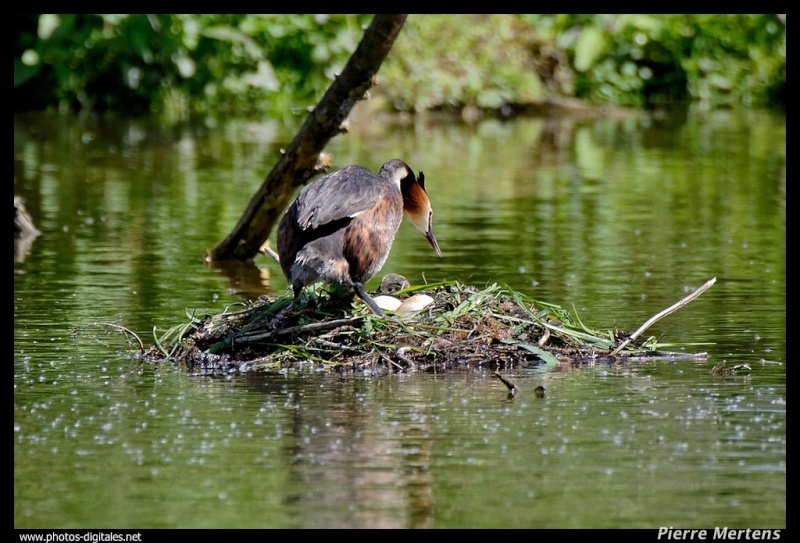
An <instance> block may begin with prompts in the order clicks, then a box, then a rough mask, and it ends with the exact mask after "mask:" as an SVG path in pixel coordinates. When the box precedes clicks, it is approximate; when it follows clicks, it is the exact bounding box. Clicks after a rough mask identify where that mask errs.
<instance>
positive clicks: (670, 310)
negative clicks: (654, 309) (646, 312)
mask: <svg viewBox="0 0 800 543" xmlns="http://www.w3.org/2000/svg"><path fill="white" fill-rule="evenodd" d="M716 282H717V278H716V277H714V278H712V279H709V280H708V281H707V282H706V284H705V285H703V286H702V287H700V288H698V289H697V290H695V291H694V292H692V293H691V294H689V295H688V296H687V297H685V298H683V299H682V300H679V301H678V302H677V303H675V304H673V305H671V306H669V307H668V308H666V309H665V310H664V311H662V312H660V313H658V314H656V315H653V316H652V317H650V318H649V319H648V320H647V322H645V323H644V324H643V325H641V326H640V327H639V329H638V330H636V331H635V332H634V333H633V334H631V336H630V337H629V338H628V339H626V340H625V341H623V342H622V343H620V345H619V347H617V348H616V349H614V350H613V351H612V352H611V356H614V355H616V354H617V353H619V352H620V351H621V350H622V349H624V348H625V346H627V345H628V343H630V342H631V341H633V340H634V339H636V338H637V337H638V336H639V334H641V333H642V332H644V331H645V330H647V329H648V328H650V327H651V326H652V325H653V324H654V323H656V322H657V321H659V320H661V319H663V318H664V317H666V316H667V315H670V314H672V313H675V312H676V311H677V310H678V309H680V308H681V307H683V306H685V305H686V304H688V303H689V302H691V301H692V300H694V299H695V298H697V297H698V296H700V295H701V294H703V293H704V292H705V291H707V290H708V289H710V288H711V286H712V285H713V284H714V283H716Z"/></svg>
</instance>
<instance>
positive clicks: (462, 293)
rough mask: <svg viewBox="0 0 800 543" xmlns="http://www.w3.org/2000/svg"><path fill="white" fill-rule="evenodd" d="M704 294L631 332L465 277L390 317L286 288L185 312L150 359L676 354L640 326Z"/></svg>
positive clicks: (395, 366)
mask: <svg viewBox="0 0 800 543" xmlns="http://www.w3.org/2000/svg"><path fill="white" fill-rule="evenodd" d="M713 282H714V280H713V279H712V280H711V281H709V282H708V283H706V285H704V287H702V290H705V289H707V288H708V287H710V286H711V284H713ZM700 292H701V289H698V290H697V291H695V293H693V294H692V295H690V296H689V297H687V298H684V299H683V300H681V301H680V302H678V303H677V304H675V305H674V306H672V307H670V308H668V309H667V310H665V311H662V312H661V313H659V314H658V315H656V316H655V317H653V318H652V319H650V320H649V321H648V322H647V323H645V325H643V326H642V327H640V328H639V329H638V330H637V331H636V332H634V333H628V332H623V331H620V330H608V331H600V330H593V329H590V328H589V327H587V326H586V325H585V324H584V323H583V322H581V320H580V319H579V318H577V317H575V316H572V315H570V314H569V313H568V312H567V311H565V310H564V309H562V308H561V307H559V306H556V305H552V304H548V303H544V302H541V301H537V300H534V299H532V298H530V297H528V296H525V295H523V294H521V293H519V292H516V291H513V290H511V289H510V288H507V287H502V286H498V285H496V284H493V285H490V286H488V287H486V288H483V289H478V288H475V287H470V286H467V285H464V284H462V283H460V282H445V283H439V284H428V285H424V286H415V287H407V288H404V289H402V290H399V291H397V292H395V293H394V296H396V297H397V298H399V299H403V298H404V297H409V296H411V295H416V294H426V295H428V296H430V297H432V298H433V303H431V304H430V305H428V306H427V307H425V308H424V309H422V310H421V311H418V312H416V313H411V314H404V315H399V314H397V315H395V314H392V313H389V316H388V317H387V318H380V317H377V316H375V315H373V314H372V313H371V312H370V311H369V309H368V308H367V307H366V306H365V305H364V304H363V303H361V302H360V301H353V299H352V297H344V298H342V297H337V296H333V295H331V294H329V292H328V291H327V290H323V289H321V288H319V287H318V288H316V289H310V288H309V289H306V291H305V292H304V294H303V296H302V297H301V299H300V300H299V302H298V304H297V307H291V308H290V307H289V306H290V305H291V301H292V297H291V296H290V295H288V294H287V295H286V296H283V297H279V298H276V299H275V298H268V297H262V298H259V299H258V300H255V301H253V302H248V303H245V304H242V305H243V306H244V307H243V308H242V307H240V306H237V307H236V308H235V310H234V309H233V308H228V309H227V310H226V311H224V312H223V313H221V314H217V315H205V316H202V317H199V316H196V315H187V317H188V318H189V320H188V322H186V323H184V324H182V325H179V326H175V327H173V328H172V329H170V330H168V331H167V332H166V333H164V334H162V335H161V336H160V337H156V342H155V345H154V346H153V347H151V348H150V349H148V350H147V351H146V352H145V357H146V358H148V359H151V360H172V361H175V362H177V363H180V364H183V365H185V366H186V367H187V368H188V369H189V370H190V371H192V372H200V373H207V372H214V373H216V372H227V371H234V370H239V371H252V370H271V369H282V368H300V367H303V368H319V369H332V370H345V369H359V370H361V369H367V368H369V369H370V370H373V371H376V370H377V371H382V370H385V371H405V370H412V369H413V370H418V371H446V370H449V369H456V368H465V367H475V366H483V367H487V368H489V369H502V368H506V367H516V366H535V365H540V364H559V363H561V362H564V361H591V362H598V361H603V360H608V361H619V360H621V359H626V358H630V357H663V356H670V355H675V354H676V353H664V352H663V351H660V350H659V344H658V342H657V339H656V338H655V337H643V336H641V333H642V332H643V331H644V330H645V329H646V327H647V326H649V325H650V324H652V323H653V322H655V321H656V320H658V318H663V316H666V315H667V314H669V313H671V312H674V311H675V310H677V309H678V308H679V307H682V306H683V305H685V304H686V303H688V301H690V299H693V297H696V296H697V295H699V294H700ZM680 356H682V357H685V356H686V355H685V354H681V355H680ZM693 356H705V355H704V353H699V354H697V355H693Z"/></svg>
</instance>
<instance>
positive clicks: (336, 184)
mask: <svg viewBox="0 0 800 543" xmlns="http://www.w3.org/2000/svg"><path fill="white" fill-rule="evenodd" d="M385 190H387V183H386V182H385V181H383V180H382V179H381V178H380V177H378V176H377V175H375V174H374V173H372V172H371V171H369V170H368V169H366V168H363V167H361V166H347V167H345V168H342V169H341V170H337V171H335V172H333V173H330V174H328V175H326V176H325V177H322V178H320V179H318V180H316V181H314V182H312V183H311V184H309V185H307V186H305V187H304V188H303V190H302V191H300V194H299V195H298V196H297V200H296V201H295V205H296V209H297V219H296V220H297V224H298V225H299V226H300V228H302V229H303V230H307V229H309V228H311V229H314V230H316V229H318V228H320V227H322V226H325V225H327V224H330V223H335V222H340V221H344V220H346V219H351V218H353V217H355V216H356V215H358V214H359V213H361V212H362V211H365V210H367V209H370V208H372V207H373V206H374V205H375V204H376V202H377V201H378V200H379V199H380V197H381V195H382V194H383V193H384V191H385Z"/></svg>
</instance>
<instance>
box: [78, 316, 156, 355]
mask: <svg viewBox="0 0 800 543" xmlns="http://www.w3.org/2000/svg"><path fill="white" fill-rule="evenodd" d="M87 326H108V327H109V328H116V329H117V330H121V331H122V332H124V333H126V334H128V335H131V336H133V337H135V338H136V341H138V342H139V348H140V350H141V352H142V353H144V343H142V340H141V339H139V336H137V335H136V334H135V333H134V332H133V331H131V330H129V329H128V328H125V327H124V326H120V325H119V324H114V323H111V322H90V323H89V324H88V325H87Z"/></svg>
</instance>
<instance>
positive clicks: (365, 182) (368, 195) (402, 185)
mask: <svg viewBox="0 0 800 543" xmlns="http://www.w3.org/2000/svg"><path fill="white" fill-rule="evenodd" d="M404 213H405V214H406V215H408V218H409V220H410V221H411V223H412V224H413V225H414V226H415V227H416V228H417V230H419V231H420V232H422V233H423V234H424V235H425V237H426V238H427V239H428V242H429V243H430V244H431V246H432V247H433V249H434V250H435V251H436V254H438V255H439V256H442V252H441V251H440V250H439V244H438V243H437V242H436V238H435V237H434V235H433V211H432V210H431V202H430V200H429V199H428V194H427V193H426V192H425V176H424V175H423V174H422V172H419V178H417V177H416V176H415V175H414V171H413V170H412V169H411V168H410V167H409V166H408V164H406V163H405V162H403V161H402V160H398V159H393V160H390V161H388V162H386V163H385V164H384V165H383V166H381V169H380V171H379V172H378V175H375V174H374V173H372V172H371V171H369V170H368V169H366V168H363V167H361V166H356V165H353V166H346V167H344V168H342V169H340V170H336V171H335V172H332V173H330V174H328V175H326V176H325V177H322V178H320V179H318V180H316V181H314V182H312V183H310V184H309V185H306V186H305V187H304V188H303V190H301V191H300V194H298V195H297V198H296V199H295V201H294V202H293V203H292V205H290V206H289V209H287V210H286V214H285V215H284V216H283V218H282V219H281V222H280V224H279V225H278V256H279V260H280V265H281V268H282V269H283V274H284V275H285V276H286V279H287V280H288V281H289V283H291V285H292V288H293V289H294V302H293V306H294V305H296V304H297V300H298V298H299V297H300V292H301V291H302V290H303V287H305V286H306V285H310V284H312V283H316V282H318V281H324V282H326V283H333V284H341V285H346V286H348V287H351V288H352V289H353V290H354V291H355V293H356V294H357V295H358V297H359V298H361V299H362V300H364V302H365V303H366V304H367V305H368V306H369V308H370V309H371V310H372V312H373V313H375V314H376V315H380V316H381V317H385V316H386V315H385V314H384V313H383V311H382V310H381V308H380V307H378V305H377V304H376V303H375V301H374V300H373V299H372V298H370V297H369V295H368V294H367V292H366V291H365V290H364V283H366V282H367V281H369V280H370V279H372V278H373V277H374V276H375V274H376V273H378V271H380V269H381V267H383V264H384V262H386V257H387V256H388V255H389V250H390V249H391V248H392V242H393V241H394V236H395V234H396V233H397V229H398V228H399V227H400V221H401V219H402V218H403V214H404Z"/></svg>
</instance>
